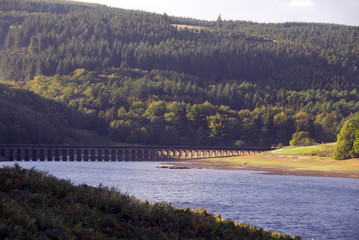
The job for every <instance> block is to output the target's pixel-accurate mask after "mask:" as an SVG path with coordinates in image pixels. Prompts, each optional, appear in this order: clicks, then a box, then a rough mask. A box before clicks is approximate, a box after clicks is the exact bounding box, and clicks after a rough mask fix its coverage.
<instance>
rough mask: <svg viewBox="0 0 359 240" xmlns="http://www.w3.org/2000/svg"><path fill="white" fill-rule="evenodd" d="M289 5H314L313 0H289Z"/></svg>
mask: <svg viewBox="0 0 359 240" xmlns="http://www.w3.org/2000/svg"><path fill="white" fill-rule="evenodd" d="M289 6H291V7H312V6H314V2H313V0H291V1H290V3H289Z"/></svg>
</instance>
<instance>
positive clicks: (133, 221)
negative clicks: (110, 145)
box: [0, 165, 300, 239]
mask: <svg viewBox="0 0 359 240" xmlns="http://www.w3.org/2000/svg"><path fill="white" fill-rule="evenodd" d="M0 239H300V238H299V237H294V236H289V235H284V234H281V233H277V232H266V231H263V230H262V229H260V228H256V227H253V226H251V225H248V224H242V223H236V222H234V221H230V220H226V219H223V218H221V217H220V216H217V217H215V216H213V214H210V213H208V212H207V211H206V210H204V209H199V210H191V209H178V208H176V207H174V206H173V205H171V204H168V203H151V202H148V201H140V200H137V199H136V198H134V197H132V196H129V195H127V194H121V193H120V192H118V191H117V190H116V189H114V188H111V189H109V188H106V187H101V186H100V187H97V188H95V187H90V186H87V185H79V186H74V185H73V184H71V183H70V182H69V181H66V180H58V179H56V178H55V177H52V176H49V175H47V174H46V173H44V172H39V171H36V170H34V169H29V170H28V169H22V168H21V167H19V166H18V165H15V167H4V168H1V169H0Z"/></svg>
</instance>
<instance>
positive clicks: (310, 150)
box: [270, 143, 336, 158]
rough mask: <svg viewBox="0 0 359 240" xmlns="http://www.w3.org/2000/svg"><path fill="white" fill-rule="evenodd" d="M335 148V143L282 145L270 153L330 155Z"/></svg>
mask: <svg viewBox="0 0 359 240" xmlns="http://www.w3.org/2000/svg"><path fill="white" fill-rule="evenodd" d="M335 148H336V143H326V144H317V145H314V146H300V147H284V148H282V149H278V150H274V151H272V152H270V153H271V154H284V155H292V156H316V157H327V158H329V157H331V156H332V154H333V153H334V151H335Z"/></svg>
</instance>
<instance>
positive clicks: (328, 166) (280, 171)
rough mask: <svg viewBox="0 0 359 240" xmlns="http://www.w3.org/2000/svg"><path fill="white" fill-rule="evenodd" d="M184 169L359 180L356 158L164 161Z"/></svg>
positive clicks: (263, 156)
mask: <svg viewBox="0 0 359 240" xmlns="http://www.w3.org/2000/svg"><path fill="white" fill-rule="evenodd" d="M164 164H166V165H173V166H175V167H181V168H183V167H188V168H212V169H227V170H254V171H262V172H264V173H262V174H273V175H292V176H316V177H337V178H357V179H359V159H351V160H345V161H338V160H334V159H330V158H316V157H300V156H289V155H279V154H260V155H247V156H239V157H224V158H206V159H192V160H182V161H176V162H167V163H164Z"/></svg>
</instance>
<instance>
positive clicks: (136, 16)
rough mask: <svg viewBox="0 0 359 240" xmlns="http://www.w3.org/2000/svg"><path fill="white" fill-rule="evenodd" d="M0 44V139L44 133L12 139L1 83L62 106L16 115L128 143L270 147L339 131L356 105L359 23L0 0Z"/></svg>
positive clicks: (329, 138)
mask: <svg viewBox="0 0 359 240" xmlns="http://www.w3.org/2000/svg"><path fill="white" fill-rule="evenodd" d="M186 25H188V27H187V28H186V27H185V26H186ZM179 26H181V27H179ZM192 26H196V27H192ZM0 52H1V54H0V79H1V80H3V84H4V85H3V86H2V88H1V89H5V90H2V92H0V94H1V95H0V100H1V101H2V103H4V104H2V105H4V106H6V107H4V108H2V109H6V111H5V110H4V114H1V116H0V131H1V137H0V142H3V143H10V142H11V143H22V142H27V143H47V142H49V141H50V140H49V139H46V138H43V137H40V136H41V134H40V135H39V137H34V138H33V139H31V138H29V137H24V138H14V137H12V135H13V134H15V135H16V134H18V132H19V131H22V130H21V128H22V127H15V126H14V124H13V122H12V121H10V120H9V119H10V116H13V118H15V119H17V117H16V116H17V115H15V114H14V112H15V110H16V111H19V110H18V109H19V106H18V105H17V106H13V105H11V104H15V105H16V104H19V103H18V100H17V97H13V98H10V97H9V96H10V95H11V94H10V95H9V92H16V94H15V95H17V94H23V93H24V92H26V94H27V96H28V97H29V98H30V99H33V98H34V99H42V101H46V102H49V103H51V104H52V105H56V104H58V105H56V106H61V107H59V108H51V111H47V112H46V114H45V113H44V112H43V111H44V109H43V108H37V107H36V106H35V105H34V104H35V103H33V102H32V100H29V101H26V104H27V105H26V106H27V107H28V109H31V111H32V114H25V115H26V116H27V117H26V119H24V121H23V125H27V124H28V123H31V124H32V125H31V124H30V125H29V126H35V125H34V124H35V123H36V122H38V121H35V120H34V119H37V118H38V119H40V120H41V121H45V120H46V122H47V124H48V127H49V129H51V126H53V127H54V128H55V129H56V126H63V127H64V128H65V129H69V128H72V129H86V130H89V131H95V132H97V133H98V134H100V135H103V136H106V137H109V138H111V139H113V140H115V141H119V142H127V143H134V144H169V145H179V144H181V145H187V144H192V145H206V144H211V145H214V144H216V145H218V144H220V145H237V146H244V145H246V146H250V145H262V146H269V145H273V144H279V143H283V144H289V140H291V138H292V135H293V134H294V133H296V132H309V133H310V137H311V138H312V139H314V140H315V141H317V142H328V141H335V140H336V135H337V134H338V133H339V130H340V128H341V126H342V124H343V122H344V121H345V120H346V119H347V118H348V117H350V116H352V115H353V114H354V113H355V112H358V111H359V93H358V89H357V88H358V86H359V69H358V68H359V27H349V26H342V25H330V24H310V23H284V24H258V23H251V22H241V21H222V20H221V19H220V18H219V19H218V20H217V21H212V22H210V21H201V20H195V19H185V18H178V17H171V16H167V15H166V14H163V15H159V14H152V13H146V12H141V11H129V10H121V9H116V8H109V7H105V6H101V5H93V4H83V3H76V2H68V1H39V0H3V1H1V3H0ZM20 90H21V91H22V92H21V93H20V92H19V91H20ZM13 95H14V94H13ZM15 95H14V96H15ZM4 101H7V102H6V104H5V102H4ZM60 108H61V110H60ZM64 111H67V112H66V113H65V114H64ZM68 112H70V113H71V114H69V113H68ZM39 114H40V115H41V117H39V116H40V115H39ZM44 114H45V115H44ZM52 114H54V115H52ZM56 114H58V115H60V116H61V118H53V119H51V116H56ZM14 116H15V117H14ZM44 116H47V117H44ZM55 119H56V120H55ZM63 119H65V121H63ZM80 119H81V120H80ZM41 121H40V122H41ZM56 121H62V122H61V124H58V123H57V122H56ZM19 126H22V125H19ZM34 129H36V128H35V127H34ZM57 130H58V128H57ZM3 132H6V134H3ZM61 132H62V134H65V135H66V132H65V133H64V131H61ZM25 135H26V133H25ZM24 139H26V141H25V140H24ZM66 139H68V137H66V136H64V137H61V134H59V137H58V138H55V137H54V138H53V139H51V142H57V143H65V142H66V141H67V140H66Z"/></svg>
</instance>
